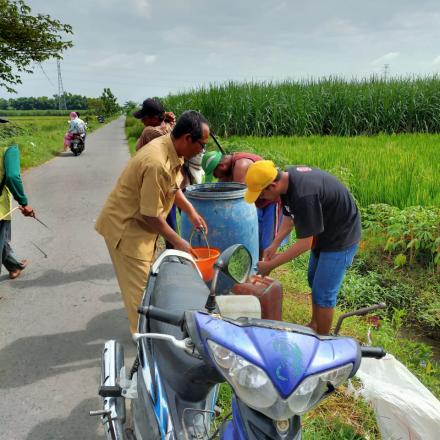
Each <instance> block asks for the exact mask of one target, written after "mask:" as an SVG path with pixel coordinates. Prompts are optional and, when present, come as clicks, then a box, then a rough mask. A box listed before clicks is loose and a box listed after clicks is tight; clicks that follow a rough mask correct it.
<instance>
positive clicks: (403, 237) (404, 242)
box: [362, 204, 440, 271]
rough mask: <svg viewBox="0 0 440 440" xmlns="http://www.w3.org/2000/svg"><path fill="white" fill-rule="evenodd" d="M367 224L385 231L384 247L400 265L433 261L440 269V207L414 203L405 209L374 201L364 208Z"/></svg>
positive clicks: (430, 262) (366, 225)
mask: <svg viewBox="0 0 440 440" xmlns="http://www.w3.org/2000/svg"><path fill="white" fill-rule="evenodd" d="M362 214H363V226H364V228H366V229H368V228H371V229H373V230H376V231H377V230H380V229H382V230H383V231H384V233H385V240H386V241H385V245H384V250H385V251H387V252H388V253H389V255H390V257H391V256H392V255H394V256H395V258H394V261H395V264H396V266H397V267H402V266H404V265H405V264H406V262H407V261H408V264H410V265H414V263H415V262H416V261H418V262H419V263H422V264H423V263H425V264H426V263H427V264H432V265H434V266H436V267H437V271H440V209H439V208H436V207H432V208H427V207H423V206H411V207H408V208H404V209H398V208H395V207H388V206H387V205H383V204H382V205H370V206H368V207H367V208H366V209H364V210H363V213H362Z"/></svg>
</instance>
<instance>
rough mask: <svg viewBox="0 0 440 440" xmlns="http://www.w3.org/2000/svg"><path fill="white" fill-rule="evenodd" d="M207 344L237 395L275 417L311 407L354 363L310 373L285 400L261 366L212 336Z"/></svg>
mask: <svg viewBox="0 0 440 440" xmlns="http://www.w3.org/2000/svg"><path fill="white" fill-rule="evenodd" d="M208 346H209V348H210V351H211V353H212V357H213V359H214V361H215V363H216V364H217V366H218V368H219V369H220V371H221V372H222V373H223V375H224V376H225V378H226V379H227V380H228V382H229V383H230V384H231V386H232V387H233V388H234V391H235V393H236V394H237V396H238V397H239V398H240V399H241V400H242V401H243V402H244V403H246V404H247V405H249V406H250V407H251V408H254V409H255V410H257V411H259V412H261V413H263V414H265V415H266V416H267V417H269V418H271V419H274V420H285V419H288V418H290V417H292V416H293V415H295V414H296V415H302V414H304V413H305V412H307V411H309V410H310V409H312V408H313V407H314V406H315V405H316V404H318V403H319V401H320V400H321V399H322V397H323V396H324V394H325V393H326V392H327V391H328V387H329V384H330V385H331V386H332V387H333V388H336V387H338V386H339V385H341V384H342V383H343V382H345V381H346V380H347V379H348V378H349V377H350V373H351V371H352V370H353V364H351V363H350V364H347V365H343V366H342V367H339V368H335V369H333V370H329V371H325V372H324V373H320V374H315V375H313V376H309V377H307V378H306V379H304V380H303V381H302V382H301V383H300V384H299V385H298V386H297V388H296V389H295V391H294V392H293V393H292V394H291V395H290V396H289V397H288V398H287V399H286V400H283V399H282V398H281V397H280V395H279V394H278V392H277V390H276V389H275V387H274V385H273V384H272V381H271V380H270V378H269V376H268V375H267V374H266V373H265V372H264V371H263V370H262V369H261V368H260V367H257V366H256V365H254V364H252V363H251V362H249V361H247V360H246V359H244V358H243V357H241V356H240V355H238V354H236V353H234V352H233V351H231V350H229V349H227V348H225V347H223V346H221V345H219V344H217V343H215V342H213V341H211V340H208Z"/></svg>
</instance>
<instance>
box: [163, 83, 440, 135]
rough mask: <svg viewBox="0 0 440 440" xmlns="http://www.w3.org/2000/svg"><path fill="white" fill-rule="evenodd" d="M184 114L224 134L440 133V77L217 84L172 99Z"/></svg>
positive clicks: (173, 106)
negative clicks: (202, 117) (195, 113)
mask: <svg viewBox="0 0 440 440" xmlns="http://www.w3.org/2000/svg"><path fill="white" fill-rule="evenodd" d="M163 102H164V104H165V108H166V109H167V110H169V111H173V112H174V113H176V115H179V114H180V113H182V112H183V111H185V110H188V109H193V110H199V111H200V112H202V113H203V114H204V115H205V116H206V117H207V118H208V120H209V122H210V124H211V126H212V128H213V130H214V131H215V132H216V133H218V134H221V135H255V136H274V135H301V136H310V135H342V136H348V135H360V134H367V135H371V134H378V133H403V132H404V133H416V132H425V133H439V132H440V112H439V109H440V77H438V76H432V77H418V78H414V77H402V78H393V79H390V80H388V81H385V80H384V79H382V78H378V77H371V78H365V79H362V80H352V81H347V80H344V79H341V78H337V77H331V78H322V79H317V80H313V79H310V80H303V81H292V80H286V81H283V82H275V83H272V82H263V83H261V82H244V83H236V82H229V83H225V84H220V85H218V84H212V85H210V86H208V87H201V88H198V89H195V90H191V91H189V92H187V93H180V94H176V95H172V96H168V97H166V98H165V99H164V100H163Z"/></svg>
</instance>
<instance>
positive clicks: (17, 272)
mask: <svg viewBox="0 0 440 440" xmlns="http://www.w3.org/2000/svg"><path fill="white" fill-rule="evenodd" d="M20 263H21V265H22V267H21V268H20V269H17V270H13V271H12V272H9V278H10V279H11V280H15V278H18V277H19V276H20V274H21V272H22V271H23V270H24V269H25V268H26V266H27V265H28V261H27V260H21V261H20Z"/></svg>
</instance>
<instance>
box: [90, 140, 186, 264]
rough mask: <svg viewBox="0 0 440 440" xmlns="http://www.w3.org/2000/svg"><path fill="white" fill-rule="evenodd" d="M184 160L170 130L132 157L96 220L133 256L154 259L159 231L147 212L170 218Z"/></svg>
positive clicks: (110, 239) (101, 229) (107, 236)
mask: <svg viewBox="0 0 440 440" xmlns="http://www.w3.org/2000/svg"><path fill="white" fill-rule="evenodd" d="M182 164H183V158H179V157H178V156H177V153H176V150H175V148H174V145H173V142H172V140H171V135H170V134H168V135H165V136H161V137H159V138H157V139H154V140H153V141H152V142H150V143H149V144H148V145H146V146H145V147H143V148H142V149H141V150H140V151H139V152H138V153H137V154H136V155H135V156H134V157H132V158H131V159H130V161H129V162H128V164H127V166H126V167H125V169H124V171H123V172H122V174H121V176H120V177H119V179H118V181H117V183H116V186H115V188H114V189H113V191H112V192H111V193H110V195H109V196H108V198H107V201H106V202H105V205H104V208H103V209H102V211H101V214H100V215H99V218H98V220H97V221H96V225H95V229H96V230H97V231H98V232H99V233H100V234H101V235H102V236H103V237H104V238H105V239H106V241H107V243H109V244H110V245H111V246H114V247H115V248H118V250H120V251H121V253H123V254H124V255H127V256H129V257H133V258H137V259H139V260H144V261H152V260H153V255H154V250H155V245H156V240H157V236H158V234H157V233H156V232H155V231H154V230H152V229H151V228H150V227H149V226H148V224H147V222H146V221H145V219H144V217H143V216H147V217H161V218H163V219H166V217H167V215H168V213H169V211H170V209H171V207H172V206H173V203H174V197H175V194H176V191H177V189H178V188H179V186H180V184H181V182H182V179H183V177H182V174H181V172H180V168H181V166H182Z"/></svg>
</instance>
